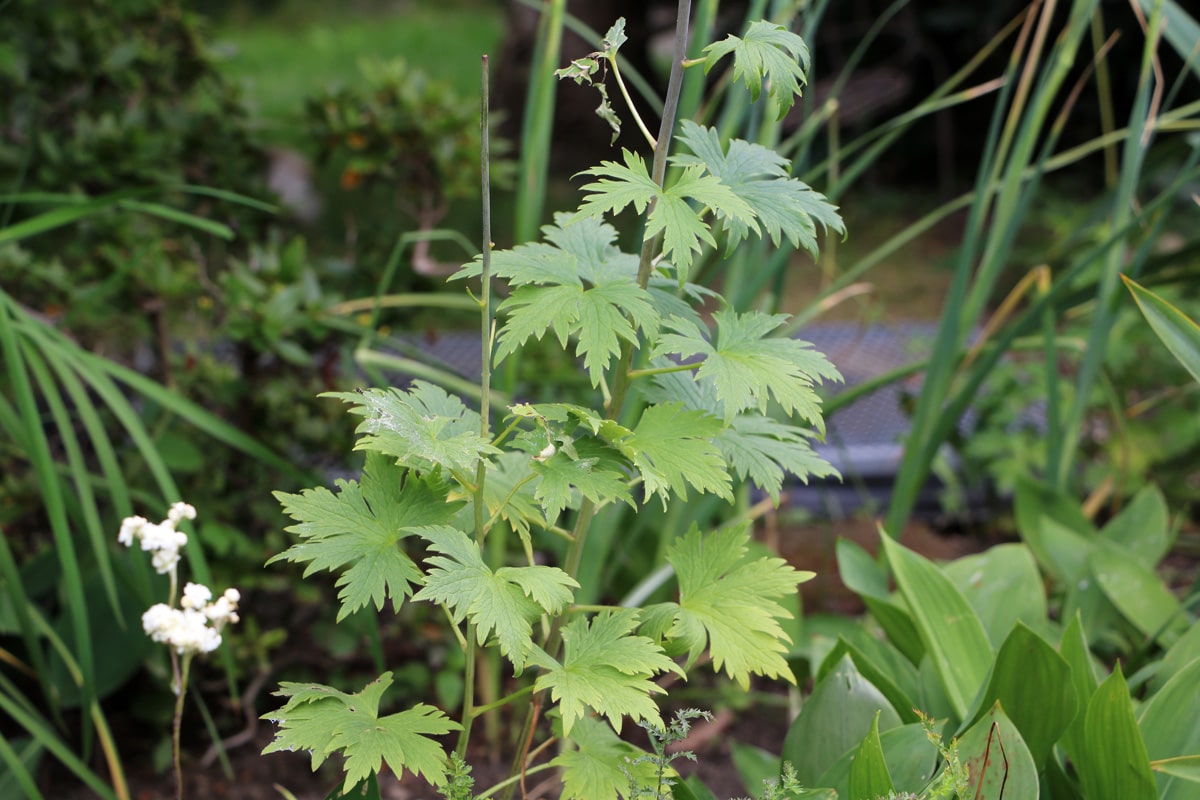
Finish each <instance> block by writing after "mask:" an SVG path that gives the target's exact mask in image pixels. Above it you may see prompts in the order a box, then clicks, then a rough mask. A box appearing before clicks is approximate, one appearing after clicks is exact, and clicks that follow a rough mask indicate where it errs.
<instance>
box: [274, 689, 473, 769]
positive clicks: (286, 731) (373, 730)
mask: <svg viewBox="0 0 1200 800" xmlns="http://www.w3.org/2000/svg"><path fill="white" fill-rule="evenodd" d="M391 683H392V673H390V672H385V673H384V674H383V675H380V676H379V677H378V678H377V679H375V680H374V681H372V682H371V683H369V684H368V685H367V686H366V687H364V688H363V690H362V691H361V692H358V693H356V694H346V693H345V692H340V691H338V690H336V689H334V688H332V687H329V686H321V685H319V684H305V683H290V682H284V683H282V684H281V685H280V690H279V691H278V692H275V694H276V695H277V696H280V697H286V698H288V699H287V702H286V703H285V704H284V706H283V707H282V708H280V709H279V710H278V711H273V712H271V713H270V714H265V715H263V717H262V718H263V719H266V720H271V721H274V722H276V723H278V724H279V730H278V731H277V732H276V734H275V739H274V741H272V742H271V743H270V744H269V745H267V747H266V748H265V749H264V750H263V754H264V755H265V754H267V753H275V752H281V751H285V750H286V751H296V750H301V751H304V750H307V751H308V752H309V753H310V754H311V755H312V768H313V771H314V772H315V771H316V769H317V768H318V767H319V766H321V764H322V763H323V762H324V761H325V759H326V758H327V757H329V756H330V755H332V754H333V753H336V752H341V753H342V754H343V755H344V756H345V759H346V762H345V770H346V782H345V785H346V786H354V785H356V784H357V783H358V782H359V781H362V780H363V779H365V778H367V777H368V776H369V775H372V774H375V773H377V772H378V771H379V769H380V767H381V766H382V765H383V762H385V761H386V762H387V765H388V767H389V768H390V769H391V770H392V771H393V772H394V773H395V774H396V775H397V776H400V775H403V773H404V771H405V770H408V771H409V772H412V773H413V774H415V775H418V776H421V777H424V778H425V780H427V781H429V782H430V783H432V784H433V785H434V786H441V785H442V784H443V783H445V780H446V756H445V753H444V752H443V751H442V748H441V746H440V745H439V744H438V743H437V742H436V741H434V740H433V739H431V738H429V737H431V736H441V735H443V734H446V733H449V732H450V731H453V730H458V729H459V727H460V726H459V724H458V723H457V722H454V721H453V720H451V719H449V718H447V717H446V716H445V715H444V714H443V713H442V712H441V710H439V709H437V708H434V707H433V706H429V705H425V704H423V703H422V704H419V705H417V706H416V707H414V708H411V709H409V710H407V711H401V712H399V713H397V714H388V715H387V716H383V717H381V716H379V701H380V699H381V698H382V696H383V693H384V691H385V690H386V689H387V687H388V686H390V685H391Z"/></svg>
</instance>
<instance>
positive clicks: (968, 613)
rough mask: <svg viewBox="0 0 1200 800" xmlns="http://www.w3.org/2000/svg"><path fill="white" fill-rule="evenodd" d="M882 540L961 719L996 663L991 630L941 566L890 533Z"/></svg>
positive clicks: (926, 647)
mask: <svg viewBox="0 0 1200 800" xmlns="http://www.w3.org/2000/svg"><path fill="white" fill-rule="evenodd" d="M880 539H881V540H882V542H883V549H884V552H885V553H886V554H887V559H888V563H889V564H891V567H892V574H893V575H894V576H895V578H896V585H897V586H898V587H899V590H900V593H901V594H902V595H903V596H904V599H905V601H906V602H907V603H908V608H909V613H910V614H911V615H912V620H913V624H914V625H915V626H916V628H917V631H918V632H919V633H920V634H921V641H922V642H923V643H924V645H925V651H926V652H927V653H928V654H929V657H930V659H931V660H932V662H933V667H934V669H936V670H937V674H938V676H939V677H940V678H941V682H942V687H943V689H945V691H946V696H947V697H948V698H949V700H950V703H951V706H952V707H953V709H954V713H955V714H956V715H957V716H958V718H959V719H962V718H964V717H965V716H966V713H967V710H968V709H969V708H970V706H971V701H972V700H974V699H975V695H976V694H977V693H978V692H979V690H980V688H981V687H982V686H983V682H984V680H985V679H986V678H987V674H988V670H989V668H990V667H991V665H992V658H993V652H992V646H991V643H990V642H989V641H988V637H987V632H986V631H985V630H984V629H983V625H982V624H981V623H980V621H979V617H977V616H976V615H975V611H974V610H973V609H972V608H971V606H970V604H968V603H967V601H966V599H965V598H964V597H963V596H962V593H961V592H959V591H958V589H957V588H955V586H954V584H953V583H951V582H950V579H949V578H947V577H946V576H945V575H944V574H943V573H942V571H941V570H940V569H938V568H937V567H936V566H934V565H933V564H932V563H931V562H930V561H928V560H927V559H925V558H924V557H922V556H920V555H918V554H917V553H914V552H913V551H912V550H909V549H908V548H906V547H904V546H903V545H901V544H900V543H899V542H897V541H896V540H894V539H892V538H891V537H890V536H888V535H887V534H885V533H882V532H881V533H880Z"/></svg>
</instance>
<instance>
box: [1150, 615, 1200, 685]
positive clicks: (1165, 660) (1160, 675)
mask: <svg viewBox="0 0 1200 800" xmlns="http://www.w3.org/2000/svg"><path fill="white" fill-rule="evenodd" d="M1197 658H1200V625H1193V626H1191V627H1190V628H1188V630H1187V633H1185V634H1184V635H1183V636H1180V637H1179V639H1178V640H1177V641H1176V642H1175V643H1174V644H1173V645H1171V647H1170V648H1169V649H1168V650H1167V652H1166V653H1165V654H1164V655H1163V657H1162V658H1161V659H1160V660H1159V662H1158V670H1157V671H1156V672H1155V673H1154V677H1152V678H1151V679H1150V691H1151V692H1157V691H1158V690H1159V689H1161V688H1162V687H1163V685H1164V684H1165V683H1166V682H1167V681H1169V680H1171V678H1173V677H1175V675H1176V674H1177V673H1178V672H1179V671H1180V670H1182V669H1183V668H1184V667H1186V666H1187V665H1188V664H1190V663H1191V662H1192V661H1194V660H1196V659H1197Z"/></svg>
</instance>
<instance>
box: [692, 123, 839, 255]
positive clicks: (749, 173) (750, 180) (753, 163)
mask: <svg viewBox="0 0 1200 800" xmlns="http://www.w3.org/2000/svg"><path fill="white" fill-rule="evenodd" d="M678 138H679V140H680V141H681V142H683V143H684V144H686V145H687V147H688V148H689V149H690V150H691V151H692V153H693V154H694V155H679V156H673V157H672V158H671V160H672V162H673V163H676V164H680V165H684V166H690V165H697V164H699V165H703V166H704V167H705V168H706V169H707V170H708V172H709V173H710V174H711V175H713V176H715V177H717V178H719V179H720V180H721V182H722V183H724V184H725V185H726V186H728V187H729V189H730V190H731V191H732V192H733V193H734V194H735V195H737V196H738V197H739V198H741V199H742V200H743V201H745V203H746V205H748V206H749V207H750V209H751V210H752V211H753V213H754V219H755V220H756V221H757V223H758V225H759V226H761V227H762V228H763V231H764V233H766V234H767V235H769V236H770V237H771V241H772V243H773V244H775V246H776V247H778V246H779V244H780V242H781V241H782V240H783V239H784V238H787V240H788V241H789V242H790V243H791V245H792V247H793V248H800V247H803V248H804V249H805V250H807V251H808V252H810V253H812V254H813V255H814V256H815V255H816V254H817V249H818V248H817V226H816V223H817V222H820V223H821V224H822V225H823V226H824V227H825V228H827V229H832V230H835V231H838V232H839V233H845V226H844V225H843V223H842V219H841V217H840V216H838V213H837V207H836V206H834V205H832V204H831V203H829V202H828V201H827V200H826V199H825V196H824V195H822V194H820V193H819V192H815V191H813V190H812V189H811V188H809V186H808V185H807V184H805V183H803V182H802V181H799V180H797V179H795V178H792V177H790V176H789V174H788V170H789V168H790V167H791V164H790V162H789V161H788V160H787V159H785V158H784V157H783V156H781V155H779V154H778V153H776V152H775V151H774V150H771V149H769V148H766V147H763V146H762V145H758V144H751V143H750V142H746V141H744V140H742V139H734V140H733V141H731V142H730V143H729V147H728V150H726V148H725V146H724V145H722V144H721V138H720V135H719V134H718V133H717V131H716V130H714V129H713V128H706V127H703V126H701V125H698V124H696V123H695V122H692V121H691V120H683V121H682V122H681V123H680V134H679V136H678ZM717 215H718V217H720V218H721V219H722V220H723V221H724V225H725V229H726V230H727V231H728V232H729V246H730V247H733V246H736V245H737V244H738V243H739V242H740V241H742V240H743V239H745V238H746V237H747V236H748V235H749V234H750V232H751V231H753V230H755V226H751V225H748V224H747V223H746V222H744V221H743V220H742V219H740V218H739V217H738V216H736V215H733V214H727V213H724V212H723V211H722V210H721V209H718V211H717Z"/></svg>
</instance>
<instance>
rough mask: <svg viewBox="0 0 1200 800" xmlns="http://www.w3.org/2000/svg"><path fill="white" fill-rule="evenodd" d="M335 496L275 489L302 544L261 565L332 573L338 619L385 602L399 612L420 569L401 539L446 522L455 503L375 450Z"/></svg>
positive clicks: (341, 482) (324, 492) (437, 487)
mask: <svg viewBox="0 0 1200 800" xmlns="http://www.w3.org/2000/svg"><path fill="white" fill-rule="evenodd" d="M337 486H338V488H339V490H340V491H339V492H338V493H337V494H335V493H333V492H331V491H329V490H328V489H325V488H323V487H320V488H316V489H306V490H304V491H303V492H301V493H300V494H287V493H285V492H275V498H276V499H277V500H278V501H279V502H280V503H281V504H282V505H283V510H284V513H286V514H287V515H288V516H290V517H291V518H292V519H294V520H296V522H297V524H295V525H291V526H289V527H288V528H287V529H286V530H288V531H289V532H291V533H294V534H296V535H297V536H299V537H300V539H301V540H302V541H300V542H298V543H297V544H294V545H292V546H291V547H289V548H288V549H287V550H285V551H283V552H282V553H280V554H278V555H276V556H274V557H272V558H271V559H270V560H269V561H268V562H267V563H268V564H273V563H275V562H276V561H291V562H295V563H307V564H308V566H307V567H306V568H305V570H304V575H305V577H307V576H309V575H311V574H312V573H313V572H316V571H318V570H328V571H330V572H336V571H338V570H342V569H343V568H346V569H345V570H344V571H343V572H342V574H341V575H340V576H339V577H338V580H337V585H338V586H340V587H341V591H340V592H338V598H339V599H340V600H341V601H342V607H341V609H340V610H339V611H338V617H337V618H338V621H341V620H342V619H344V618H345V617H346V616H347V615H349V614H350V613H352V612H354V611H357V610H358V609H360V608H363V607H364V606H366V605H367V604H368V603H374V604H375V607H376V608H378V609H382V608H383V604H384V600H385V597H391V598H392V607H393V608H394V609H395V610H399V608H400V604H401V603H402V602H403V601H404V598H406V597H408V596H409V595H410V594H412V587H413V585H414V584H419V583H420V582H421V580H422V577H421V571H420V569H418V568H417V565H416V564H415V563H413V561H412V559H410V558H409V557H408V556H407V555H405V553H404V551H403V550H402V549H400V541H401V540H402V539H404V538H406V537H408V536H412V535H413V534H414V533H417V532H418V529H421V528H425V527H427V526H430V525H440V524H443V523H446V522H447V521H449V520H450V518H451V517H452V516H453V515H454V512H455V511H456V510H457V509H458V507H459V506H460V505H461V503H451V502H449V501H448V500H447V493H446V489H445V487H444V486H440V485H438V484H436V483H434V482H433V481H432V480H427V479H421V478H420V477H418V476H416V475H415V474H411V473H409V474H407V475H406V472H405V470H404V469H403V468H401V467H398V466H397V465H395V464H393V463H391V462H390V461H389V460H388V459H387V458H385V457H384V456H383V455H381V454H379V453H368V454H367V461H366V465H365V467H364V468H363V479H362V483H361V484H359V483H358V482H356V481H345V480H338V481H337Z"/></svg>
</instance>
